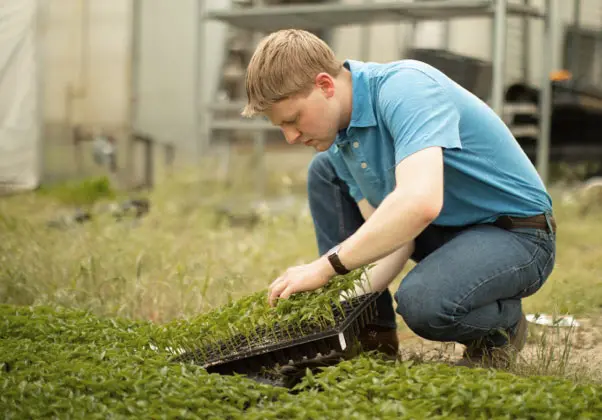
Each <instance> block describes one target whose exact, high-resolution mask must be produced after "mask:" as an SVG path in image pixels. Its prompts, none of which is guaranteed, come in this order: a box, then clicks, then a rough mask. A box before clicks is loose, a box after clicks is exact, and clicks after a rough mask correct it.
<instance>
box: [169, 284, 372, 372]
mask: <svg viewBox="0 0 602 420" xmlns="http://www.w3.org/2000/svg"><path fill="white" fill-rule="evenodd" d="M378 295H379V293H369V294H364V295H360V296H357V297H354V298H352V299H349V300H347V301H344V302H341V306H342V307H343V312H341V311H340V310H339V309H338V308H337V307H333V311H334V314H335V326H334V327H333V328H330V329H328V330H316V329H314V330H309V329H308V330H306V329H305V328H302V330H303V331H304V332H305V334H303V335H302V336H291V337H289V334H287V333H286V332H285V331H283V330H281V329H280V328H278V326H276V327H275V328H274V329H270V331H266V330H265V329H257V330H256V331H255V334H253V335H252V337H254V338H253V341H252V342H249V341H248V340H247V339H246V338H245V337H242V336H235V337H233V338H232V339H230V340H229V341H228V342H219V343H217V344H215V345H213V346H210V347H206V348H204V349H203V350H200V349H197V350H194V351H190V352H186V353H183V354H181V355H179V356H177V357H175V358H174V359H172V360H173V361H175V362H190V363H195V364H199V365H201V366H202V367H203V368H205V369H206V370H207V371H208V372H212V373H221V374H231V373H239V374H249V373H251V374H254V373H258V372H261V371H262V370H265V369H269V368H272V367H275V366H277V365H287V364H291V363H295V362H300V361H304V360H309V359H312V358H315V357H316V356H318V355H327V354H331V353H332V352H345V351H346V350H348V349H350V348H351V346H353V344H354V343H355V339H356V337H357V335H358V334H359V331H360V329H361V328H362V327H363V326H364V325H366V324H367V323H369V322H370V321H371V320H372V319H373V318H374V317H375V315H376V298H377V297H378ZM306 331H307V332H306Z"/></svg>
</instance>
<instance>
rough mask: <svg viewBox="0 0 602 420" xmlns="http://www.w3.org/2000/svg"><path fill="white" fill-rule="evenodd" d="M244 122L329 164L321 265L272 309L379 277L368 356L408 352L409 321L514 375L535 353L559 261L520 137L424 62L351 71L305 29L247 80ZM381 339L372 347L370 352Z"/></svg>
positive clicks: (314, 167) (318, 194)
mask: <svg viewBox="0 0 602 420" xmlns="http://www.w3.org/2000/svg"><path fill="white" fill-rule="evenodd" d="M246 88H247V95H248V105H247V106H246V108H245V110H244V111H243V115H244V116H252V115H257V114H262V115H265V116H267V117H268V118H269V120H270V121H271V122H272V123H273V124H275V125H277V126H280V127H281V129H282V132H283V134H284V136H285V138H286V141H287V142H288V143H290V144H304V145H306V146H310V147H313V148H315V149H316V150H317V151H318V152H320V153H318V154H316V156H315V158H314V159H313V161H312V162H311V164H310V167H309V173H308V194H309V204H310V210H311V214H312V217H313V221H314V225H315V231H316V236H317V242H318V247H319V252H320V255H321V257H320V258H318V259H317V260H315V261H313V262H311V263H308V264H305V265H301V266H297V267H291V268H289V269H288V270H286V272H285V273H283V274H282V275H281V276H280V277H278V278H277V279H276V280H275V281H274V282H273V283H272V284H271V286H270V288H269V297H268V298H269V301H270V303H271V304H272V305H273V304H275V303H276V300H277V299H286V298H288V297H289V296H290V295H291V294H293V293H297V292H302V291H308V290H315V289H317V288H319V287H321V286H323V285H325V284H326V283H327V282H328V280H329V279H330V278H331V277H332V276H334V275H336V274H337V273H339V274H344V273H346V272H348V271H349V270H353V269H356V268H358V267H362V266H364V265H366V264H371V263H375V267H374V268H372V269H371V271H370V274H369V277H370V282H371V284H372V285H373V287H374V288H375V289H376V290H379V291H380V290H383V293H382V295H381V296H380V298H379V301H378V317H377V320H376V321H375V322H374V325H370V326H368V327H367V328H366V331H364V332H363V334H362V338H361V340H362V342H363V343H364V344H366V343H367V346H368V347H370V346H373V345H374V347H378V346H379V345H381V346H382V347H381V350H383V351H384V352H386V353H387V352H388V353H393V354H394V353H396V352H397V346H398V342H397V335H396V331H395V328H396V322H395V312H394V309H393V302H392V297H391V294H390V293H389V291H388V289H387V286H388V285H389V284H390V282H391V281H392V280H393V279H394V278H395V277H396V276H397V275H398V274H399V273H400V272H401V270H402V269H403V267H404V265H405V263H406V262H407V261H408V259H410V258H411V259H412V260H413V261H415V262H416V263H417V264H416V266H415V267H414V268H413V269H412V270H411V271H410V272H409V273H408V274H407V276H406V277H405V278H404V279H403V281H402V282H401V285H400V287H399V288H398V290H397V291H396V292H395V301H396V303H397V305H396V311H397V313H398V314H399V315H401V316H402V318H403V319H404V321H405V323H406V324H407V325H408V327H409V328H410V329H411V330H413V331H414V332H415V333H416V334H418V335H419V336H421V337H423V338H425V339H428V340H434V341H445V342H451V341H454V342H459V343H462V344H464V345H466V350H465V352H464V357H463V359H462V360H461V361H460V362H459V364H460V365H466V366H472V365H474V364H477V363H480V364H481V365H486V366H500V367H502V366H507V363H508V361H509V360H510V357H511V356H512V355H513V354H516V352H517V351H520V350H521V349H522V347H523V346H524V343H525V340H526V335H527V325H526V320H525V317H524V314H523V312H522V306H521V299H522V298H524V297H527V296H529V295H532V294H533V293H535V292H536V291H537V290H538V289H539V288H540V287H541V286H542V285H543V284H544V282H545V281H546V279H547V278H548V276H549V275H550V273H551V271H552V269H553V266H554V261H555V222H554V219H553V216H552V201H551V198H550V196H549V195H548V193H547V192H546V189H545V186H544V185H543V183H542V181H541V179H540V178H539V176H538V174H537V172H536V170H535V168H534V167H533V165H532V164H531V162H530V161H529V160H528V158H527V157H526V155H525V154H524V153H523V151H522V150H521V148H520V147H519V145H518V144H517V142H516V141H515V139H514V138H513V136H512V134H511V133H510V132H509V130H508V128H507V127H506V126H505V125H504V123H503V122H502V121H501V120H500V118H499V117H498V116H497V115H496V114H495V113H494V112H493V111H492V110H491V109H490V108H489V107H488V106H487V105H486V104H485V103H483V102H482V101H480V100H479V99H478V98H477V97H475V96H474V95H472V94H471V93H470V92H468V91H467V90H465V89H463V88H462V87H460V86H459V85H457V84H456V83H454V82H453V81H452V80H451V79H449V78H448V77H446V76H445V75H444V74H443V73H442V72H440V71H439V70H437V69H435V68H433V67H431V66H429V65H427V64H425V63H422V62H418V61H413V60H401V61H396V62H392V63H386V64H376V63H363V62H358V61H353V60H347V61H345V62H339V61H338V60H337V59H336V58H335V56H334V54H333V52H332V50H331V49H330V48H329V47H328V46H327V45H326V44H325V43H324V42H323V41H321V40H320V39H319V38H317V37H316V36H314V35H312V34H311V33H308V32H305V31H301V30H283V31H278V32H275V33H272V34H271V35H269V36H267V37H266V38H264V39H263V40H262V41H261V43H260V44H259V45H258V47H257V49H256V51H255V53H254V55H253V57H252V58H251V61H250V63H249V66H248V72H247V80H246ZM370 340H372V342H371V343H370Z"/></svg>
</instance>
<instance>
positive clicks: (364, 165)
mask: <svg viewBox="0 0 602 420" xmlns="http://www.w3.org/2000/svg"><path fill="white" fill-rule="evenodd" d="M360 166H361V167H362V169H366V168H367V167H368V164H367V163H366V162H362V164H361V165H360Z"/></svg>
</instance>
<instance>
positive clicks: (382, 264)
mask: <svg viewBox="0 0 602 420" xmlns="http://www.w3.org/2000/svg"><path fill="white" fill-rule="evenodd" d="M358 207H359V208H360V212H361V214H362V216H363V217H364V220H366V221H367V220H368V219H369V218H370V217H371V216H372V214H373V213H374V211H375V209H374V207H372V205H370V203H368V200H366V199H362V200H360V201H359V202H358ZM413 252H414V241H410V242H408V243H406V244H405V245H403V246H402V247H401V248H399V249H397V250H396V251H394V252H392V253H390V254H389V255H387V256H386V257H384V258H381V259H380V260H378V261H377V262H376V263H375V265H374V267H372V268H371V269H370V270H369V271H368V281H369V282H370V288H371V289H372V290H373V291H378V292H380V291H383V290H385V289H386V288H387V287H388V286H389V284H391V282H392V281H393V280H394V279H395V277H396V276H397V275H398V274H399V273H400V272H401V270H403V267H404V266H405V264H406V263H407V262H408V260H409V259H410V257H411V256H412V253H413Z"/></svg>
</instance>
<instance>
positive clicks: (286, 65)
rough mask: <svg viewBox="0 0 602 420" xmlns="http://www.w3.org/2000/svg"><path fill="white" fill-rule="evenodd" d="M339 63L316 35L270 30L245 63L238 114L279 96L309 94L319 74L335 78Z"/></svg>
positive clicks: (247, 113) (262, 106)
mask: <svg viewBox="0 0 602 420" xmlns="http://www.w3.org/2000/svg"><path fill="white" fill-rule="evenodd" d="M342 66H343V63H342V62H340V61H339V60H337V59H336V57H335V55H334V52H333V51H332V49H331V48H330V47H329V46H328V45H327V44H326V43H325V42H324V41H323V40H321V39H320V38H319V37H317V36H316V35H314V34H312V33H310V32H307V31H303V30H298V29H283V30H280V31H277V32H274V33H272V34H270V35H268V36H266V37H265V38H264V39H262V40H261V42H260V43H259V45H258V46H257V49H256V50H255V52H254V53H253V56H252V57H251V60H250V62H249V66H248V68H247V75H246V90H247V99H248V104H247V106H246V107H245V109H244V110H243V112H242V115H243V116H245V117H251V116H253V115H256V114H261V113H264V112H265V111H266V110H268V109H269V108H270V107H271V106H272V105H273V104H274V103H276V102H278V101H280V100H282V99H286V98H288V97H291V96H294V95H298V94H304V93H309V91H310V89H311V87H312V85H313V83H314V80H315V77H316V76H317V75H318V74H319V73H321V72H326V73H328V74H330V75H331V76H332V77H337V76H338V74H339V73H340V71H341V68H342Z"/></svg>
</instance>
